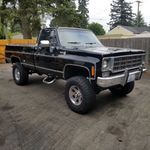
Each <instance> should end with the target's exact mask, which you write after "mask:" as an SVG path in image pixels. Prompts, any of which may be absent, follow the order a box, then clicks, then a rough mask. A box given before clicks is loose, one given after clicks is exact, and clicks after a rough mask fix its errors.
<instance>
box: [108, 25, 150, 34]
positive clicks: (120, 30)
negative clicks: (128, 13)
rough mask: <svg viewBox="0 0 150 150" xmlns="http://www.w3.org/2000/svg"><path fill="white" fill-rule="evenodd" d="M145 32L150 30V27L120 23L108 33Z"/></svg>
mask: <svg viewBox="0 0 150 150" xmlns="http://www.w3.org/2000/svg"><path fill="white" fill-rule="evenodd" d="M144 32H150V27H131V26H122V25H118V26H117V27H115V28H114V29H112V30H110V31H109V32H108V33H107V35H110V36H111V35H120V36H134V35H137V34H141V33H144Z"/></svg>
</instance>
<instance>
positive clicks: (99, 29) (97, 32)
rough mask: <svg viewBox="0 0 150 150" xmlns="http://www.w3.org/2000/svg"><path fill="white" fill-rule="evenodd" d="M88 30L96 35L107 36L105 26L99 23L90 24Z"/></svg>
mask: <svg viewBox="0 0 150 150" xmlns="http://www.w3.org/2000/svg"><path fill="white" fill-rule="evenodd" d="M88 29H90V30H91V31H93V32H94V33H95V35H104V34H105V30H104V28H103V26H102V25H101V24H99V23H95V22H93V23H91V24H89V25H88Z"/></svg>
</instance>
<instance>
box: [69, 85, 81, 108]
mask: <svg viewBox="0 0 150 150" xmlns="http://www.w3.org/2000/svg"><path fill="white" fill-rule="evenodd" d="M69 98H70V100H71V102H72V103H73V104H74V105H76V106H79V105H81V103H82V101H83V96H82V93H81V91H80V89H79V88H78V87H77V86H71V87H70V89H69Z"/></svg>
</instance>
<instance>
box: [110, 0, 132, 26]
mask: <svg viewBox="0 0 150 150" xmlns="http://www.w3.org/2000/svg"><path fill="white" fill-rule="evenodd" d="M110 17H111V19H110V22H109V25H110V29H113V28H115V27H116V26H118V25H124V26H132V25H133V21H134V19H133V17H134V14H133V12H132V6H131V3H128V2H126V1H125V0H113V2H112V4H111V14H110Z"/></svg>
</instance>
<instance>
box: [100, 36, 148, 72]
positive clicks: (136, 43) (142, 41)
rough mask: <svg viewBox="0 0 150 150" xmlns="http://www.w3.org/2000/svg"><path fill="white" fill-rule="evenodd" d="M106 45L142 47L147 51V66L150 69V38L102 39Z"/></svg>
mask: <svg viewBox="0 0 150 150" xmlns="http://www.w3.org/2000/svg"><path fill="white" fill-rule="evenodd" d="M100 41H101V42H102V43H103V44H104V45H105V46H108V47H121V48H132V49H142V50H145V52H146V58H145V61H146V67H147V68H148V69H150V38H128V39H101V40H100Z"/></svg>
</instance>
